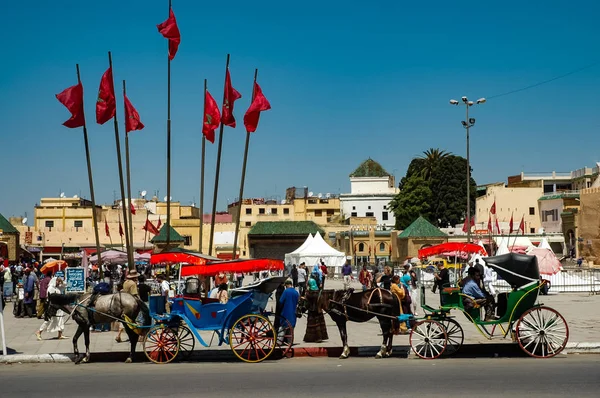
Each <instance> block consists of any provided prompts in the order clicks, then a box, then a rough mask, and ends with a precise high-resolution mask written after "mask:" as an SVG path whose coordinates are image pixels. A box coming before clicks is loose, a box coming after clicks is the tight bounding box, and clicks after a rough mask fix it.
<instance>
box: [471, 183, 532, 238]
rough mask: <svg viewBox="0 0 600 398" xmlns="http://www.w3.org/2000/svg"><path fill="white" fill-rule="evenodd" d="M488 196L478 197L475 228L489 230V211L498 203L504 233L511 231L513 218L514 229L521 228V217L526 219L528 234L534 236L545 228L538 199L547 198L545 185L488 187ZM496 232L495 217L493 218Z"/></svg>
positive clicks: (489, 185) (499, 219)
mask: <svg viewBox="0 0 600 398" xmlns="http://www.w3.org/2000/svg"><path fill="white" fill-rule="evenodd" d="M485 188H486V190H485V194H484V195H482V196H480V197H478V198H477V202H476V206H475V221H476V223H475V229H476V230H481V231H486V230H487V228H488V221H489V217H490V215H491V214H490V210H491V208H492V205H493V204H494V201H495V202H496V217H497V218H498V224H499V226H500V230H501V231H502V233H504V234H508V232H509V223H510V218H511V216H512V217H513V230H515V229H517V228H519V223H520V222H521V218H522V217H524V219H525V233H526V234H535V233H537V232H538V230H539V228H540V227H541V226H542V224H541V219H540V214H539V209H538V200H539V199H540V198H541V197H542V196H543V195H544V192H543V188H542V184H541V183H540V182H539V181H531V182H529V183H528V184H527V185H526V186H514V187H510V186H506V185H504V183H501V182H499V183H495V184H488V185H486V186H485ZM492 224H493V225H494V232H495V231H496V229H495V218H494V216H492Z"/></svg>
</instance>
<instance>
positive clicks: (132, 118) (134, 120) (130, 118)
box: [123, 94, 144, 214]
mask: <svg viewBox="0 0 600 398" xmlns="http://www.w3.org/2000/svg"><path fill="white" fill-rule="evenodd" d="M123 99H124V102H125V132H126V133H129V132H130V131H134V130H141V129H143V128H144V124H143V123H142V121H141V120H140V114H139V113H138V112H137V111H136V110H135V108H134V107H133V105H131V102H130V101H129V98H127V96H126V95H124V94H123ZM133 214H135V213H133Z"/></svg>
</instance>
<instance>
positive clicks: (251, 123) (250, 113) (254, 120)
mask: <svg viewBox="0 0 600 398" xmlns="http://www.w3.org/2000/svg"><path fill="white" fill-rule="evenodd" d="M269 109H271V104H269V101H268V100H267V98H266V97H265V96H264V95H263V93H262V90H261V89H260V86H259V85H258V83H256V82H254V99H253V100H252V104H250V108H248V110H247V111H246V114H245V115H244V126H246V131H247V132H249V133H253V132H255V131H256V127H257V126H258V119H259V118H260V113H261V112H262V111H268V110H269Z"/></svg>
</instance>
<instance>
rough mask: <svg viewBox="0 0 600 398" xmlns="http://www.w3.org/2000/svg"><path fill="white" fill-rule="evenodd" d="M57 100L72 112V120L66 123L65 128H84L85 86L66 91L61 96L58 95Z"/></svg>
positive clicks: (78, 85)
mask: <svg viewBox="0 0 600 398" xmlns="http://www.w3.org/2000/svg"><path fill="white" fill-rule="evenodd" d="M56 99H58V100H59V101H60V103H61V104H63V105H64V106H65V107H66V108H67V109H68V110H69V112H71V118H70V119H69V120H67V121H66V122H64V123H63V126H66V127H69V128H75V127H83V126H84V125H85V116H84V113H83V86H82V85H81V83H78V84H76V85H74V86H71V87H69V88H66V89H64V90H63V91H62V92H61V93H60V94H56Z"/></svg>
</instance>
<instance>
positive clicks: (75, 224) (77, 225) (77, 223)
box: [73, 220, 83, 228]
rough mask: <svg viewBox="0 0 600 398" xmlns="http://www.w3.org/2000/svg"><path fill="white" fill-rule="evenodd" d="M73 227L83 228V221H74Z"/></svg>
mask: <svg viewBox="0 0 600 398" xmlns="http://www.w3.org/2000/svg"><path fill="white" fill-rule="evenodd" d="M73 226H74V227H75V228H83V220H75V221H73Z"/></svg>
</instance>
